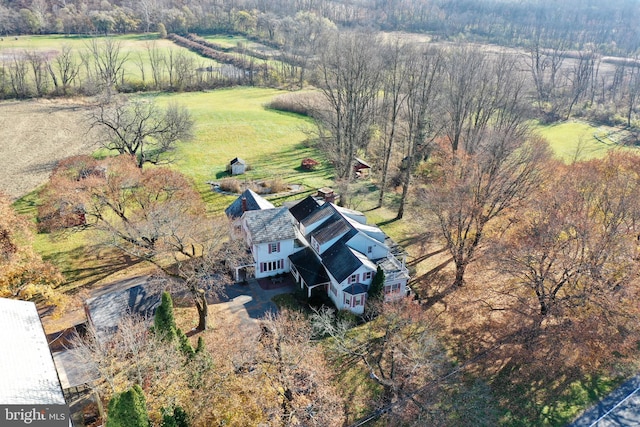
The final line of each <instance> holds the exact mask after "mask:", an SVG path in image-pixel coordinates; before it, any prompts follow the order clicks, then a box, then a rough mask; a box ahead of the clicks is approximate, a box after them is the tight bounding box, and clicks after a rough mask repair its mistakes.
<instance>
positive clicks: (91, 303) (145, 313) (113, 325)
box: [85, 276, 162, 341]
mask: <svg viewBox="0 0 640 427" xmlns="http://www.w3.org/2000/svg"><path fill="white" fill-rule="evenodd" d="M127 282H128V283H126V284H125V286H126V287H125V288H124V289H122V288H121V289H118V290H115V291H113V292H108V293H105V294H103V295H100V296H97V297H94V298H90V299H88V300H86V301H85V309H86V311H87V317H88V318H89V320H90V321H91V322H93V325H94V327H95V328H96V334H97V336H98V340H100V341H102V340H105V341H106V340H108V338H109V337H110V336H111V334H113V332H115V331H116V330H117V328H118V323H119V322H120V319H122V318H123V317H124V316H126V315H127V314H133V315H138V316H142V317H144V318H148V319H151V318H152V317H153V315H154V314H155V311H156V308H157V307H158V306H159V305H160V300H161V296H162V295H161V294H162V289H161V287H160V286H158V285H156V284H154V283H152V282H151V281H150V279H149V277H147V276H142V277H136V278H134V279H130V280H128V281H127Z"/></svg>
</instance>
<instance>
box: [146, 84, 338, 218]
mask: <svg viewBox="0 0 640 427" xmlns="http://www.w3.org/2000/svg"><path fill="white" fill-rule="evenodd" d="M281 93H282V91H279V90H276V89H262V88H232V89H222V90H216V91H212V92H197V93H196V92H193V93H181V94H161V95H143V96H146V97H153V98H155V99H156V100H157V102H158V103H159V104H161V105H166V104H168V103H170V102H176V103H179V104H182V105H185V106H186V107H188V108H189V110H190V111H191V113H192V114H193V117H194V119H195V122H196V138H195V140H194V141H192V142H188V143H184V144H181V145H180V146H179V147H178V149H177V151H176V153H175V157H176V162H175V164H174V167H176V168H177V169H178V170H180V172H182V173H184V174H185V175H187V176H188V177H189V178H191V179H192V180H193V183H194V185H195V186H196V188H197V189H198V191H200V193H201V194H202V195H203V198H204V200H205V201H206V202H207V203H208V204H209V207H210V209H209V210H210V211H212V212H217V211H221V210H223V209H224V208H225V207H226V206H227V205H228V204H230V203H231V201H233V197H230V196H221V195H219V194H217V193H213V192H212V191H211V187H210V185H209V184H207V182H210V181H219V180H220V179H222V178H224V177H226V176H227V174H226V172H225V170H226V164H227V163H228V162H229V161H230V160H231V159H233V158H235V157H241V158H243V159H244V160H246V161H247V163H248V164H249V166H250V167H251V170H249V171H248V172H247V173H246V174H244V175H241V176H239V177H237V178H238V179H240V180H264V179H272V178H281V179H283V180H284V181H286V182H289V183H295V184H302V185H304V186H305V188H306V189H315V188H318V187H323V186H326V185H331V179H332V176H333V170H332V168H331V166H330V164H329V163H328V162H327V161H326V160H325V159H324V156H323V155H322V153H320V152H319V151H318V150H317V149H316V148H314V147H312V146H311V147H310V146H308V145H307V144H306V143H305V140H306V138H307V135H306V134H305V130H311V129H312V123H311V122H310V121H309V120H308V119H306V118H304V117H302V116H299V115H296V114H291V113H282V112H278V111H274V110H270V109H267V108H265V107H264V105H265V104H266V103H267V102H268V101H269V100H270V99H271V98H272V97H274V96H277V95H279V94H281ZM305 157H313V158H315V159H317V160H319V161H320V162H321V165H320V167H318V168H317V169H316V170H315V171H312V172H304V171H301V170H300V162H301V161H302V159H304V158H305Z"/></svg>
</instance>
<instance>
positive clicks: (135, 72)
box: [0, 33, 220, 83]
mask: <svg viewBox="0 0 640 427" xmlns="http://www.w3.org/2000/svg"><path fill="white" fill-rule="evenodd" d="M104 38H105V37H93V36H92V37H89V36H63V35H47V36H20V37H18V38H17V40H16V39H15V38H14V37H5V38H4V40H3V41H0V60H2V59H5V60H11V59H12V58H13V56H14V55H22V54H23V53H24V51H28V52H31V51H36V52H42V53H46V54H47V55H48V56H49V57H53V56H55V55H56V54H57V53H58V52H60V50H61V49H62V47H63V46H69V47H70V48H72V51H73V52H74V53H75V56H76V58H77V60H78V61H79V60H80V57H81V55H82V54H85V53H87V52H89V44H90V43H91V41H92V40H94V39H95V40H97V41H98V42H100V41H101V40H102V39H104ZM109 38H111V39H113V40H116V41H118V42H120V43H121V48H122V53H123V54H126V55H128V58H127V61H126V62H125V65H124V79H125V80H126V81H135V82H138V81H142V73H141V70H140V65H139V64H141V65H142V67H143V68H144V69H145V80H146V81H147V82H148V83H149V82H150V81H151V79H152V76H151V66H150V62H149V59H148V55H147V52H146V51H147V48H148V47H149V46H154V47H157V48H158V49H161V50H166V51H168V50H170V49H171V50H174V51H175V52H178V51H181V52H182V53H183V54H185V55H186V56H187V57H188V58H192V59H193V61H194V64H195V65H196V66H197V67H207V66H214V67H215V66H219V65H220V64H219V63H218V62H216V61H213V60H212V59H209V58H203V57H202V56H200V55H198V54H196V53H193V52H191V51H189V50H188V49H185V48H183V47H180V46H178V45H176V44H175V43H173V42H172V41H170V40H166V39H161V38H159V37H158V35H157V34H155V33H151V34H128V35H118V36H109ZM81 71H82V72H81V75H80V77H81V78H84V74H83V73H84V71H83V70H81Z"/></svg>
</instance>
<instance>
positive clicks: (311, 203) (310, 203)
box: [289, 196, 320, 221]
mask: <svg viewBox="0 0 640 427" xmlns="http://www.w3.org/2000/svg"><path fill="white" fill-rule="evenodd" d="M317 209H320V204H319V203H318V202H317V200H316V199H314V198H313V196H307V197H306V198H304V199H302V200H300V201H299V202H298V203H296V204H295V205H293V206H291V207H290V208H289V212H291V215H293V217H294V218H295V219H296V220H298V221H302V220H303V219H305V218H306V217H308V216H309V215H311V213H312V212H315V211H316V210H317Z"/></svg>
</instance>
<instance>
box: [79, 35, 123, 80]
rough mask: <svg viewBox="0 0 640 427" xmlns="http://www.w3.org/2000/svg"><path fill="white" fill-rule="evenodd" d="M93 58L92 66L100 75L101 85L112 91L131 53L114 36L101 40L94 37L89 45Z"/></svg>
mask: <svg viewBox="0 0 640 427" xmlns="http://www.w3.org/2000/svg"><path fill="white" fill-rule="evenodd" d="M87 48H88V50H89V54H90V56H91V59H92V67H93V69H94V72H95V75H96V76H97V77H98V79H99V81H100V83H101V86H102V87H103V88H104V89H105V90H107V91H110V90H111V89H113V88H114V87H115V86H116V85H117V83H118V79H119V78H121V77H122V72H123V69H124V65H125V63H126V62H127V59H128V57H129V53H125V52H124V51H123V49H122V43H121V42H120V41H117V40H114V39H112V38H105V39H103V40H102V41H101V42H99V41H98V40H97V39H95V38H94V39H92V40H91V42H90V43H89V44H88V45H87Z"/></svg>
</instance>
